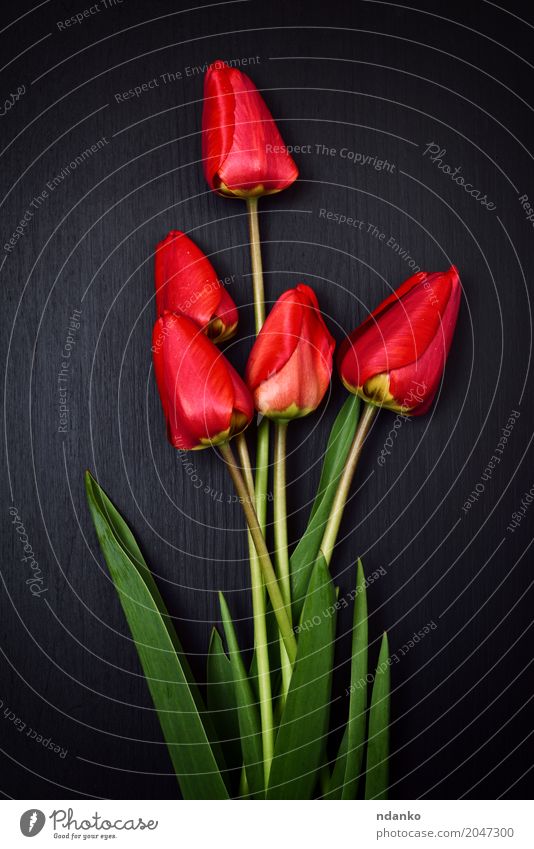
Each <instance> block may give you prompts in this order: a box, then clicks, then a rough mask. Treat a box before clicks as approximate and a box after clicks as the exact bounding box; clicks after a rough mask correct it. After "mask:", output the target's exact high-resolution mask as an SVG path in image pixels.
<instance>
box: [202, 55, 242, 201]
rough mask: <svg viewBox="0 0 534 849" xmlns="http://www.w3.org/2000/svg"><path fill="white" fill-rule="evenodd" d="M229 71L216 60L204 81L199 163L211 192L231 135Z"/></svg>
mask: <svg viewBox="0 0 534 849" xmlns="http://www.w3.org/2000/svg"><path fill="white" fill-rule="evenodd" d="M229 71H230V69H229V68H228V66H227V65H226V64H225V63H224V62H222V61H221V60H217V61H216V62H214V63H213V64H212V65H211V66H210V67H209V68H208V70H207V73H206V78H205V80H204V109H203V112H202V162H203V165H204V174H205V175H206V180H207V182H208V184H209V185H210V186H211V188H212V189H216V188H218V183H217V185H216V184H215V179H214V178H215V175H216V174H217V172H218V171H219V168H220V167H221V165H222V163H223V162H224V160H225V159H226V157H227V155H228V152H229V151H230V148H231V147H232V139H233V135H234V112H235V97H234V92H233V88H232V85H231V82H230V75H229Z"/></svg>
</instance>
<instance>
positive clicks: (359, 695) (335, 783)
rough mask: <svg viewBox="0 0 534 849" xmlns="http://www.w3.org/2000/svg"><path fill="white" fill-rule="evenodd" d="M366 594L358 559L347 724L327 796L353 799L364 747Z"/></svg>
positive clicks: (365, 719)
mask: <svg viewBox="0 0 534 849" xmlns="http://www.w3.org/2000/svg"><path fill="white" fill-rule="evenodd" d="M367 641H368V634H367V594H366V589H365V574H364V571H363V566H362V562H361V560H360V559H358V566H357V573H356V596H355V602H354V621H353V630H352V663H351V672H350V701H349V716H348V720H347V727H346V728H345V732H344V734H343V738H342V740H341V744H340V747H339V752H338V756H337V760H336V764H335V766H334V770H333V772H332V777H331V780H330V792H329V793H328V794H327V796H326V797H325V798H328V799H355V798H356V793H357V790H358V779H359V776H360V772H361V768H362V760H363V751H364V746H365V730H366V721H367V717H366V710H367Z"/></svg>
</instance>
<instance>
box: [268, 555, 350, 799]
mask: <svg viewBox="0 0 534 849" xmlns="http://www.w3.org/2000/svg"><path fill="white" fill-rule="evenodd" d="M335 600H336V594H335V590H334V585H333V583H332V580H331V578H330V574H329V572H328V568H327V566H326V562H325V559H324V557H322V556H321V557H320V558H318V559H317V563H316V565H315V567H314V570H313V573H312V576H311V579H310V584H309V587H308V593H307V595H306V600H305V603H304V609H303V613H302V620H301V626H300V631H299V638H298V649H297V658H296V661H295V666H294V670H293V675H292V677H291V683H290V685H289V691H288V694H287V699H286V704H285V708H284V711H283V713H282V716H281V720H280V727H279V730H278V734H277V736H276V743H275V750H274V758H273V763H272V766H271V773H270V777H269V789H268V791H267V798H268V799H311V798H312V794H313V792H314V790H315V787H316V784H317V775H318V771H319V769H320V767H321V765H322V763H323V762H324V753H325V748H326V736H327V733H328V717H329V710H330V698H331V687H332V666H333V661H334V639H335Z"/></svg>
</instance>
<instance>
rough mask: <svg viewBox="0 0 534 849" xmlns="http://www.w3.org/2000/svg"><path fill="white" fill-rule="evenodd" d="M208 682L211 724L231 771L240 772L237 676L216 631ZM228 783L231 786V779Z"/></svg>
mask: <svg viewBox="0 0 534 849" xmlns="http://www.w3.org/2000/svg"><path fill="white" fill-rule="evenodd" d="M207 680H208V688H207V696H208V697H207V704H208V710H209V714H210V717H211V721H212V724H213V727H214V729H215V733H216V735H217V739H218V741H219V744H220V746H221V749H222V751H223V754H224V760H225V763H226V766H227V767H228V770H237V769H239V768H240V767H241V763H242V759H241V744H240V739H239V720H238V717H237V702H236V698H235V693H234V676H233V673H232V664H231V662H230V659H229V658H228V656H227V655H226V652H225V651H224V648H223V644H222V640H221V637H220V634H219V632H218V631H217V629H216V628H213V630H212V632H211V639H210V644H209V649H208V665H207ZM229 778H230V776H228V779H229ZM226 783H227V784H228V783H229V782H228V780H227V782H226Z"/></svg>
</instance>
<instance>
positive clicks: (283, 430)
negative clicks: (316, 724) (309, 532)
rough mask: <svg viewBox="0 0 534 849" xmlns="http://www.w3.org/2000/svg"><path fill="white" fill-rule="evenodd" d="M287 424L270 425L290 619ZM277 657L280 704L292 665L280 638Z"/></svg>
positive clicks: (281, 576)
mask: <svg viewBox="0 0 534 849" xmlns="http://www.w3.org/2000/svg"><path fill="white" fill-rule="evenodd" d="M287 425H288V422H287V421H278V422H276V424H275V428H274V466H273V475H274V487H273V489H274V492H273V495H274V545H275V560H276V569H277V576H278V581H279V583H280V589H281V591H282V597H283V599H284V604H285V606H286V612H287V615H288V618H289V621H290V622H291V583H290V580H289V553H288V546H287V502H286V445H287ZM280 660H281V666H282V694H281V699H282V707H283V705H284V703H285V699H286V696H287V692H288V690H289V682H290V681H291V672H292V669H291V663H290V661H289V658H288V656H287V652H286V650H285V646H284V644H283V642H282V640H280Z"/></svg>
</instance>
